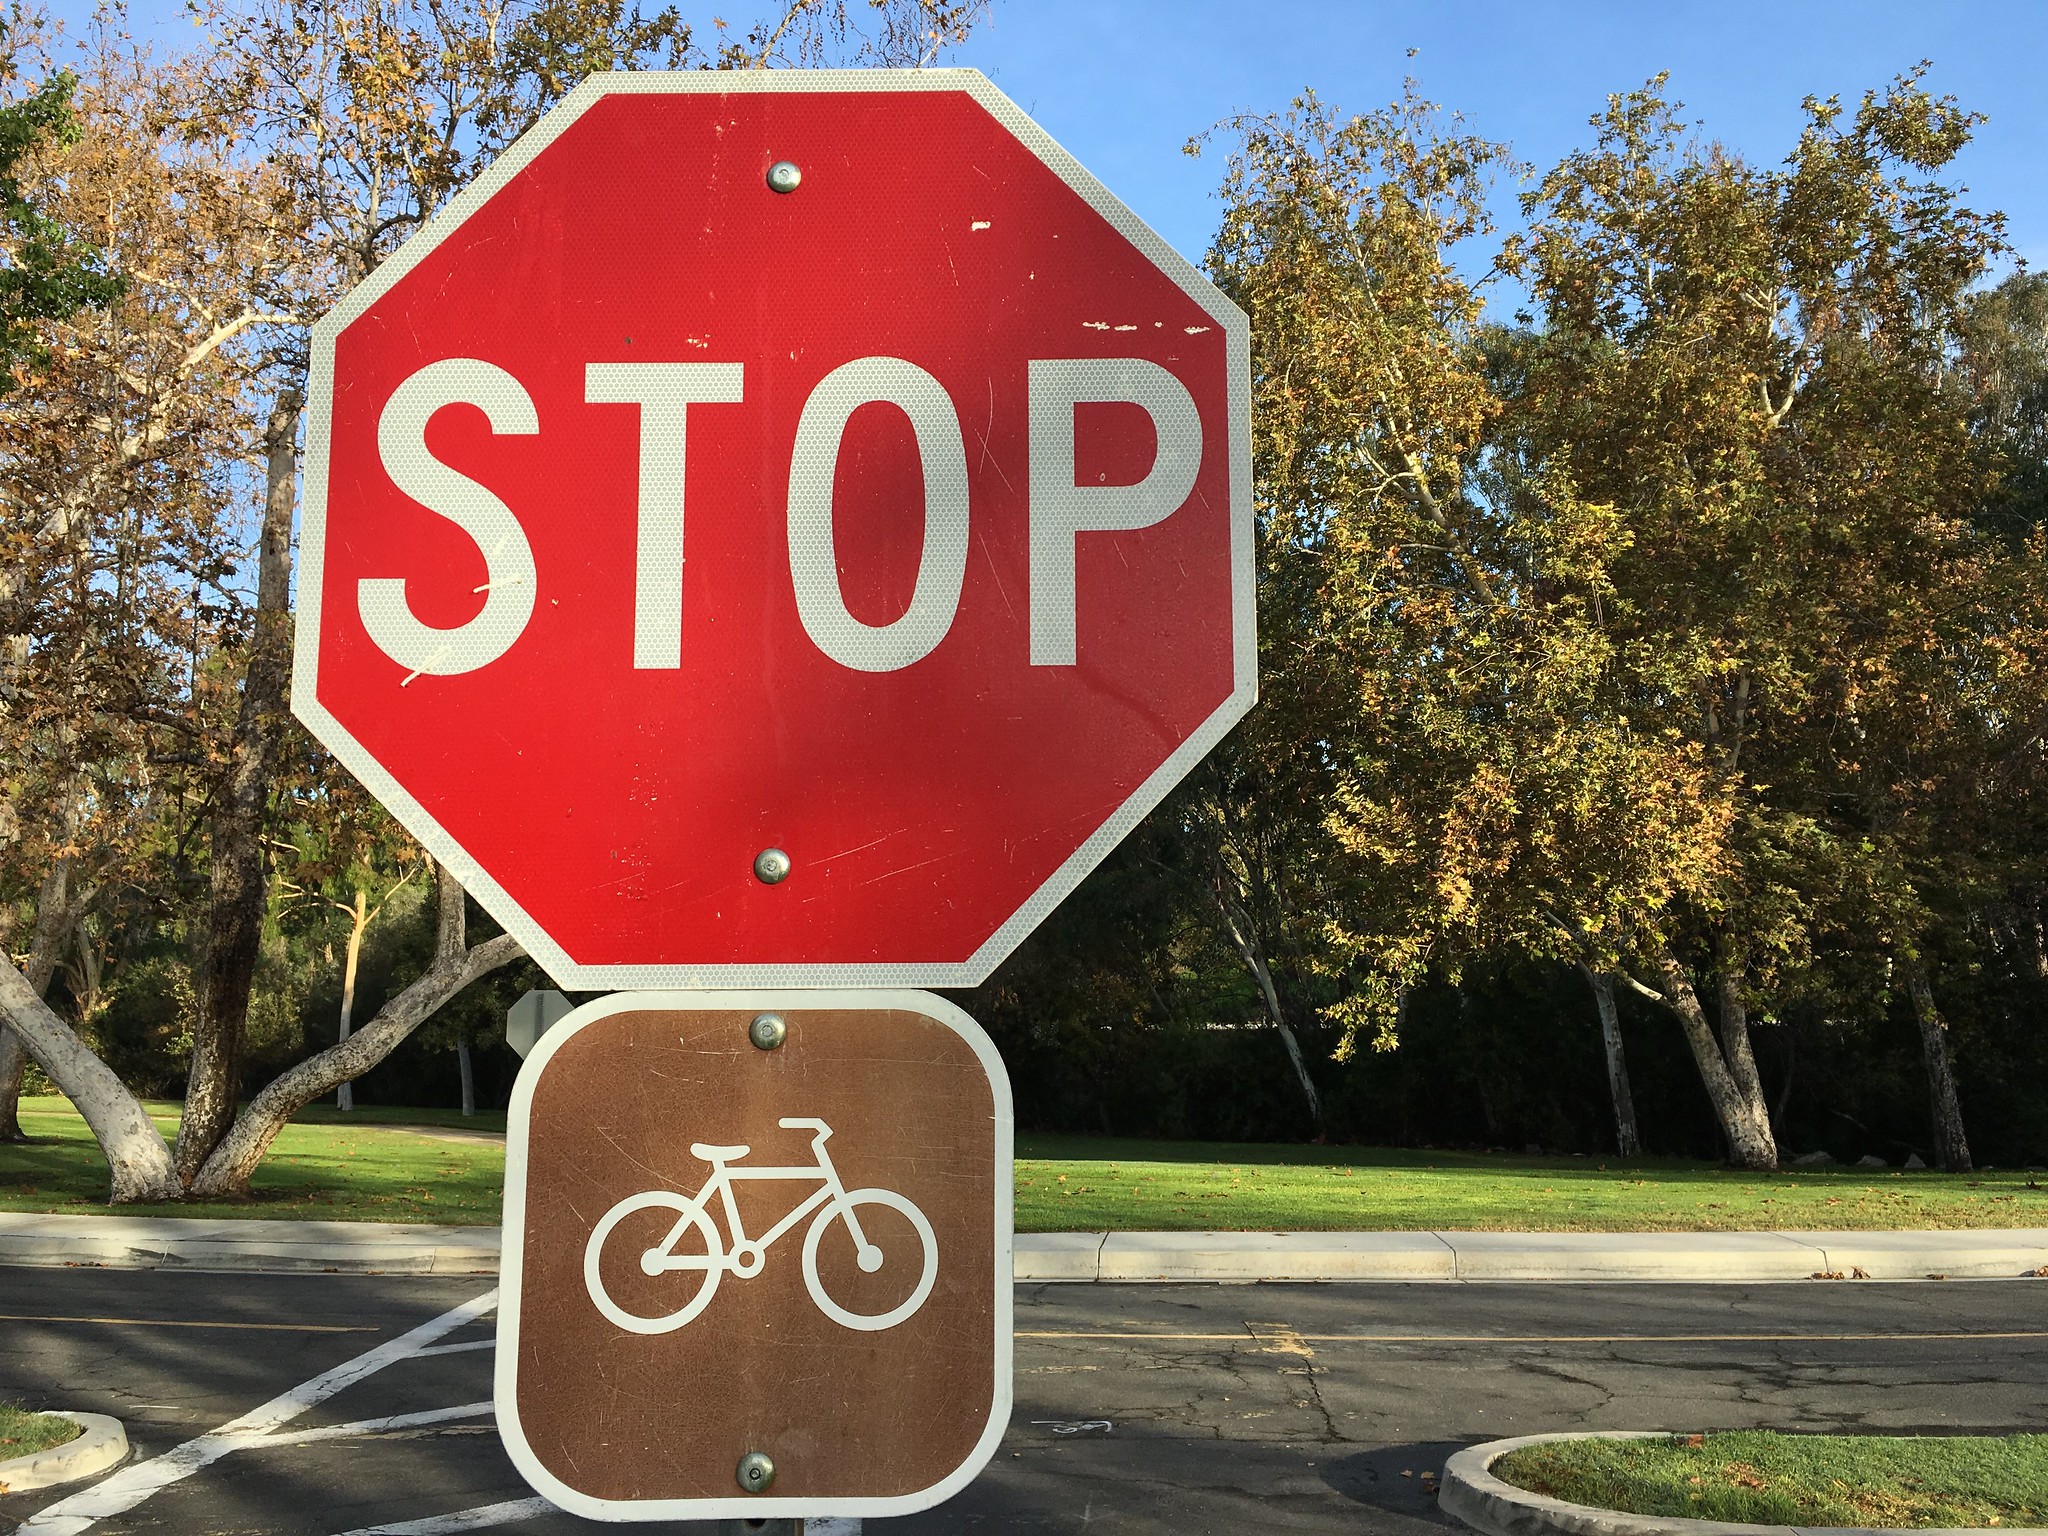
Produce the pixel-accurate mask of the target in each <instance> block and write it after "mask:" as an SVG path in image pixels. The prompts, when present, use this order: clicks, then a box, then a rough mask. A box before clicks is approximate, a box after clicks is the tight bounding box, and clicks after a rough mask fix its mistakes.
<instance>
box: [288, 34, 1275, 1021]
mask: <svg viewBox="0 0 2048 1536" xmlns="http://www.w3.org/2000/svg"><path fill="white" fill-rule="evenodd" d="M1248 400H1249V348H1248V338H1247V331H1246V326H1245V321H1244V317H1243V316H1242V315H1241V314H1240V313H1239V312H1238V311H1237V310H1236V309H1235V308H1234V307H1233V306H1232V305H1231V304H1230V303H1229V302H1228V301H1227V300H1226V299H1224V298H1223V297H1222V296H1221V295H1220V294H1219V293H1217V292H1216V290H1215V289H1214V288H1212V287H1211V286H1210V285H1209V284H1208V283H1207V282H1206V281H1205V280H1204V279H1203V278H1202V277H1201V275H1200V274H1199V273H1197V272H1196V271H1195V270H1194V269H1193V268H1192V267H1190V266H1189V265H1188V263H1187V262H1185V261H1184V260H1182V259H1181V258H1180V257H1179V256H1178V255H1176V254H1175V253H1174V252H1173V251H1172V250H1171V249H1170V248H1169V247H1168V246H1167V245H1166V244H1165V243H1164V242H1163V241H1162V240H1160V239H1159V238H1158V237H1157V236H1156V235H1154V234H1153V233H1152V232H1151V231H1150V230H1149V229H1147V228H1146V227H1145V226H1144V224H1142V223H1141V222H1140V221H1139V220H1138V219H1137V218H1136V217H1135V216H1134V215H1133V214H1132V213H1131V212H1130V211H1129V210H1128V209H1126V208H1125V207H1124V206H1123V205H1122V204H1121V203H1119V202H1118V201H1117V200H1116V199H1115V198H1114V197H1112V196H1111V195H1110V194H1109V193H1108V192H1107V191H1105V190H1104V189H1103V188H1102V186H1100V185H1099V184H1098V183H1097V182H1096V181H1095V180H1094V179H1093V178H1092V177H1090V176H1089V175H1088V174H1087V172H1085V171H1083V170H1082V169H1081V167H1080V166H1079V165H1077V164H1076V163H1075V162H1074V160H1073V159H1072V158H1071V157H1070V156H1069V155H1067V154H1066V153H1065V152H1064V151H1063V150H1061V149H1060V148H1059V146H1058V145H1057V144H1055V143H1054V142H1053V141H1052V140H1051V139H1050V138H1048V137H1047V136H1046V134H1045V133H1044V132H1043V131H1042V130H1040V129H1039V128H1038V127H1037V126H1036V125H1035V124H1033V123H1032V122H1031V121H1030V120H1029V119H1028V118H1026V117H1025V116H1024V114H1023V113H1022V112H1020V111H1019V110H1018V109H1017V108H1016V107H1015V106H1014V105H1013V104H1012V103H1011V102H1010V101H1009V100H1007V99H1006V98H1005V97H1004V96H1003V95H1002V94H1001V93H1000V92H998V91H997V90H996V89H995V88H994V87H993V86H991V85H990V84H989V83H988V81H986V80H985V79H983V78H982V77H981V76H980V75H979V74H977V73H975V72H973V71H970V70H957V71H956V70H926V71H900V72H898V71H874V72H870V71H844V72H840V71H824V72H763V73H749V74H730V73H709V72H706V73H689V74H669V75H662V74H633V75H610V76H599V77H594V78H593V79H591V80H589V81H586V82H585V83H584V84H583V85H581V86H580V87H578V88H577V89H576V90H575V91H574V92H573V93H572V94H571V95H570V96H569V98H568V99H567V100H566V101H565V102H563V104H562V105H561V106H560V107H558V108H557V109H555V110H554V111H553V112H551V113H549V114H548V116H547V117H546V118H545V119H543V120H542V121H541V123H540V124H539V125H538V126H537V127H535V128H534V129H533V130H532V131H531V132H530V133H528V134H527V135H526V136H525V137H524V138H522V139H521V140H520V141H519V142H518V143H517V144H516V145H515V146H514V147H513V148H512V149H511V150H510V151H509V152H508V153H507V154H506V155H505V156H504V157H503V158H502V159H500V160H499V161H498V162H497V163H496V164H495V165H493V166H492V167H491V168H490V170H489V171H487V172H486V173H485V174H484V175H483V176H481V177H480V178H479V179H478V180H477V181H476V183H475V184H474V185H472V186H471V187H469V188H468V189H467V190H466V191H465V192H464V193H463V194H462V195H461V196H459V197H457V198H456V199H455V200H454V201H453V202H452V203H451V204H450V205H449V206H448V208H447V209H446V210H445V211H443V212H442V213H440V214H438V215H436V216H435V218H434V219H433V220H432V221H431V222H430V223H429V224H428V225H427V226H426V227H425V228H424V229H423V230H422V231H421V232H420V233H419V234H417V235H415V236H414V237H413V238H412V240H410V241H409V242H408V243H407V244H406V245H405V246H404V247H403V248H402V249H400V250H399V252H398V253H397V254H396V255H395V256H394V257H393V258H392V259H391V260H389V261H388V262H386V263H385V264H384V265H383V266H382V267H380V268H379V269H378V270H377V272H376V273H375V274H374V275H373V276H371V277H370V278H369V280H367V281H366V282H365V283H363V284H362V285H361V286H360V287H358V288H357V289H356V290H355V291H354V292H352V293H351V294H349V296H348V297H347V299H346V300H344V301H343V302H342V304H341V305H339V306H338V307H337V308H336V309H335V311H334V312H333V313H332V314H330V315H329V316H327V318H326V319H324V320H323V321H322V322H321V323H320V324H319V326H318V327H317V328H316V329H315V332H314V361H313V396H312V403H311V406H310V410H309V416H308V429H307V456H306V475H305V514H304V522H303V538H302V547H303V564H302V569H301V573H300V581H299V627H298V640H297V644H298V656H297V665H296V673H295V678H294V685H293V707H294V709H295V710H296V711H297V713H298V714H299V716H300V718H301V719H303V720H304V721H305V722H306V723H307V724H308V726H310V727H311V729H312V730H313V732H314V734H315V735H317V736H318V737H319V738H320V740H321V741H322V742H324V743H325V744H326V745H327V746H328V747H329V748H330V749H331V750H332V751H333V752H334V753H335V754H336V756H337V757H339V758H340V760H341V761H342V762H343V763H344V764H346V765H347V767H348V768H350V769H351V770H352V771H353V772H354V773H355V774H356V775H357V776H358V777H359V778H361V779H362V780H363V782H364V783H365V784H366V785H367V786H368V787H369V788H370V789H371V790H372V792H373V793H375V794H376V795H377V796H378V797H379V798H380V799H381V800H382V801H383V802H384V803H385V804H386V805H387V806H388V807H389V808H390V809H391V810H392V811H393V813H394V814H396V815H397V817H398V818H399V819H400V820H401V821H402V822H404V823H405V825H406V826H407V827H408V828H409V829H410V830H411V831H412V833H413V834H414V835H415V836H416V837H418V838H419V839H420V840H421V841H422V842H423V843H424V844H425V845H426V846H427V847H428V848H429V849H430V850H431V851H432V852H433V853H434V854H435V855H436V856H437V857H438V858H440V859H442V860H443V861H445V862H446V863H447V864H448V865H449V866H450V867H451V868H452V869H454V870H455V872H456V873H457V874H458V875H459V876H460V878H461V879H462V881H463V882H464V884H465V885H467V886H468V888H469V889H470V890H471V891H472V892H473V893H474V894H475V895H476V897H477V898H478V900H480V901H481V902H482V903H483V904H484V905H485V906H486V907H487V908H488V909H489V910H490V911H491V912H492V913H493V914H494V915H495V916H496V917H497V918H498V919H499V920H500V921H501V922H502V923H504V925H505V927H506V928H507V929H508V930H509V931H510V932H512V933H513V934H515V935H516V936H518V937H519V938H520V939H521V940H522V941H523V942H524V944H525V945H526V947H527V949H528V951H529V952H530V953H531V954H532V955H533V956H534V957H535V959H537V960H538V961H540V963H541V964H542V965H543V966H545V967H546V968H547V970H548V971H549V973H550V974H552V975H553V976H554V977H555V979H556V980H557V981H558V982H559V983H561V984H562V985H563V986H565V987H569V988H574V989H597V988H628V987H659V986H699V987H701V986H733V985H755V986H778V985H780V986H825V985H833V986H904V985H909V986H963V985H972V984H974V983H977V982H979V981H980V980H982V979H983V978H984V977H985V976H986V975H987V974H988V973H989V971H990V970H992V969H993V968H994V967H995V965H996V964H997V963H998V962H999V961H1000V960H1001V959H1002V958H1003V956H1004V955H1006V954H1008V953H1009V951H1010V950H1011V949H1012V948H1013V947H1014V946H1015V944H1016V943H1017V941H1018V940H1019V939H1021V938H1022V937H1023V936H1024V935H1025V934H1026V933H1028V932H1029V931H1030V930H1031V928H1032V927H1033V926H1034V925H1035V924H1036V923H1037V922H1038V921H1039V919H1040V918H1042V917H1043V916H1044V915H1045V914H1046V913H1047V912H1048V911H1049V910H1050V909H1051V908H1052V907H1053V905H1054V904H1056V903H1057V902H1058V901H1059V900H1060V899H1061V897H1063V896H1064V895H1065V894H1066V893H1067V892H1068V891H1070V890H1071V889H1072V888H1073V887H1074V886H1075V884H1076V883H1078V882H1079V881H1080V879H1081V878H1082V876H1083V875H1085V874H1086V873H1087V872H1088V870H1089V869H1090V868H1092V867H1093V866H1094V865H1095V863H1096V862H1097V861H1098V860H1100V859H1101V857H1102V856H1103V855H1104V854H1105V853H1106V852H1108V850H1109V849H1110V848H1111V847H1112V846H1114V844H1115V843H1116V841H1117V839H1118V838H1120V837H1122V836H1123V834H1124V833H1125V832H1127V831H1128V830H1129V829H1130V828H1131V827H1132V826H1133V825H1134V824H1135V823H1136V822H1137V820H1138V819H1139V818H1140V817H1141V816H1143V815H1144V814H1145V812H1147V811H1148V810H1150V809H1151V808H1152V806H1153V805H1155V804H1156V803H1157V802H1158V800H1159V799H1160V797H1161V796H1162V795H1163V794H1165V792H1166V791H1167V789H1168V788H1170V787H1171V786H1172V784H1173V783H1174V782H1175V780H1177V779H1178V778H1179V777H1180V776H1181V775H1182V774H1183V773H1185V772H1186V771H1187V770H1188V769H1189V768H1190V767H1192V766H1193V765H1194V763H1195V762H1196V761H1197V760H1199V759H1200V757H1201V756H1202V755H1203V754H1204V753H1205V752H1206V751H1208V749H1209V748H1210V747H1211V746H1213V745H1214V744H1215V742H1216V741H1217V740H1218V739H1219V738H1220V737H1221V736H1222V734H1223V733H1224V732H1225V731H1226V730H1228V729H1229V727H1230V726H1231V724H1232V723H1233V722H1235V721H1236V720H1237V719H1238V718H1239V717H1240V716H1242V715H1243V713H1244V712H1245V710H1246V709H1248V708H1249V707H1250V705H1251V702H1252V699H1253V695H1254V689H1255V676H1256V662H1255V647H1254V635H1253V616H1252V584H1253V576H1252V512H1251V471H1250V464H1249V457H1248V455H1249V441H1248V439H1249V432H1248V411H1249V404H1248Z"/></svg>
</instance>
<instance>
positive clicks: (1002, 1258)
mask: <svg viewBox="0 0 2048 1536" xmlns="http://www.w3.org/2000/svg"><path fill="white" fill-rule="evenodd" d="M665 1009H674V1010H676V1011H692V1012H703V1011H707V1010H719V1011H727V1010H731V1011H739V1012H745V1011H748V1010H755V1011H768V1012H778V1013H805V1012H820V1011H825V1010H857V1011H862V1012H872V1011H876V1010H882V1009H895V1010H900V1011H902V1012H905V1013H915V1014H918V1015H921V1016H922V1017H924V1018H928V1019H930V1020H932V1021H933V1022H934V1023H936V1024H940V1025H943V1026H944V1027H945V1028H947V1029H950V1030H952V1031H953V1033H955V1034H956V1035H958V1036H960V1038H961V1039H963V1040H965V1041H966V1042H967V1043H968V1045H969V1046H970V1047H972V1048H973V1051H974V1055H975V1058H976V1059H977V1060H978V1061H980V1063H981V1065H982V1069H983V1070H984V1071H985V1072H986V1073H987V1074H988V1081H989V1091H990V1096H991V1098H992V1099H993V1101H994V1105H995V1115H994V1117H993V1118H994V1123H993V1125H992V1126H991V1127H990V1129H991V1131H992V1133H993V1134H994V1136H995V1139H996V1160H995V1161H996V1166H995V1186H996V1187H995V1206H994V1209H993V1211H992V1212H991V1216H992V1218H993V1232H992V1237H993V1240H994V1243H995V1268H994V1279H995V1291H996V1293H995V1298H994V1314H993V1317H992V1319H991V1326H992V1329H993V1333H994V1340H995V1362H994V1363H995V1390H994V1393H993V1395H992V1397H991V1399H990V1402H989V1411H988V1421H987V1423H986V1424H984V1425H983V1426H982V1432H981V1438H980V1439H979V1440H978V1441H976V1442H975V1446H974V1449H973V1450H972V1451H970V1452H968V1455H967V1459H966V1460H965V1461H963V1462H961V1464H960V1465H959V1466H958V1467H956V1468H954V1469H953V1471H952V1472H950V1473H948V1474H947V1475H946V1476H945V1477H943V1478H941V1479H940V1480H939V1481H938V1482H936V1483H934V1484H932V1485H931V1486H930V1487H929V1488H922V1489H919V1490H918V1491H917V1492H915V1493H908V1494H900V1495H897V1496H896V1497H893V1498H830V1497H824V1498H802V1499H798V1498H780V1499H778V1498H774V1497H766V1496H761V1495H744V1494H735V1495H733V1496H732V1497H730V1498H720V1499H600V1498H594V1497H592V1496H590V1495H588V1494H584V1493H579V1492H577V1491H576V1490H575V1489H574V1488H571V1487H569V1486H567V1485H566V1484H564V1483H563V1482H561V1481H560V1480H559V1479H558V1478H556V1477H555V1475H554V1474H553V1473H551V1472H549V1471H548V1469H547V1468H546V1467H544V1466H542V1465H541V1463H540V1460H539V1458H538V1457H536V1456H535V1455H534V1454H533V1450H532V1448H531V1447H530V1446H529V1445H528V1444H527V1443H526V1433H525V1431H524V1430H523V1429H522V1428H521V1427H520V1423H519V1400H518V1382H519V1307H520V1259H521V1255H522V1252H523V1250H524V1247H525V1240H526V1140H527V1120H528V1117H529V1116H530V1115H531V1113H532V1110H533V1090H534V1085H535V1084H536V1083H538V1082H539V1081H540V1075H541V1073H542V1072H543V1071H545V1070H546V1069H547V1064H548V1062H549V1060H550V1059H551V1058H552V1057H553V1056H554V1054H555V1052H557V1051H559V1050H561V1049H562V1047H563V1046H564V1045H565V1044H567V1043H568V1041H569V1040H570V1039H571V1038H572V1037H573V1036H574V1035H576V1034H577V1033H578V1032H579V1031H581V1030H582V1029H583V1028H584V1026H585V1025H588V1024H591V1023H594V1022H596V1021H597V1020H598V1019H603V1018H609V1017H611V1016H612V1015H613V1014H618V1013H646V1012H651V1011H656V1010H665ZM505 1131H506V1136H505V1221H504V1226H503V1228H502V1237H501V1242H502V1245H503V1246H502V1249H501V1251H500V1256H499V1261H498V1347H497V1352H496V1363H495V1366H494V1368H493V1373H492V1382H491V1386H492V1399H493V1407H494V1408H495V1410H496V1414H497V1423H498V1435H499V1438H500V1439H501V1440H502V1441H503V1442H504V1445H505V1452H506V1454H507V1455H508V1456H510V1457H511V1458H512V1465H513V1466H514V1467H516V1468H518V1470H519V1475H520V1476H521V1477H523V1478H525V1479H526V1481H527V1483H528V1485H530V1486H531V1487H532V1488H533V1489H534V1491H535V1492H537V1493H539V1494H541V1495H543V1496H544V1497H545V1498H547V1499H548V1500H549V1502H551V1503H554V1504H557V1505H560V1506H561V1507H562V1508H563V1509H566V1510H568V1511H569V1512H570V1513H571V1514H574V1515H582V1516H583V1517H584V1518H586V1519H589V1520H612V1521H629V1520H791V1519H801V1518H807V1517H813V1516H825V1515H841V1516H846V1517H849V1518H858V1519H865V1518H867V1517H869V1516H876V1517H880V1516H883V1515H907V1514H911V1513H913V1512H915V1511H917V1510H920V1509H929V1508H931V1507H932V1506H933V1505H934V1504H940V1503H943V1502H944V1501H946V1500H947V1499H950V1498H951V1497H952V1496H953V1495H954V1494H956V1493H958V1492H960V1490H961V1489H963V1488H965V1487H966V1486H967V1485H968V1484H969V1483H971V1482H973V1481H974V1479H975V1478H976V1477H977V1476H979V1475H980V1473H981V1469H982V1468H983V1467H985V1466H987V1465H988V1463H989V1459H990V1458H991V1457H992V1456H994V1455H995V1453H996V1448H997V1447H998V1446H999V1445H1001V1444H1002V1440H1003V1432H1004V1431H1005V1430H1006V1429H1008V1428H1009V1425H1010V1407H1011V1401H1012V1398H1013V1395H1014V1376H1013V1372H1012V1352H1013V1349H1014V1344H1013V1335H1014V1333H1015V1329H1016V1319H1015V1305H1014V1303H1015V1284H1016V1282H1015V1279H1014V1276H1015V1272H1016V1259H1015V1253H1014V1249H1015V1241H1014V1237H1015V1226H1016V1195H1017V1190H1016V1173H1015V1165H1016V1115H1015V1112H1014V1109H1013V1106H1012V1102H1011V1098H1010V1074H1009V1070H1008V1069H1007V1068H1006V1067H1004V1065H1003V1058H1002V1056H1001V1055H1000V1054H999V1053H998V1052H997V1050H996V1047H995V1042H994V1041H992V1040H990V1039H989V1037H988V1032H987V1031H986V1030H984V1029H983V1028H982V1027H981V1026H980V1025H979V1024H977V1023H976V1022H975V1021H974V1018H973V1016H972V1015H970V1014H968V1013H967V1012H965V1011H964V1010H963V1009H960V1008H958V1007H955V1006H954V1005H953V1004H952V1003H949V1002H947V1001H946V1000H945V999H944V998H942V997H934V996H933V995H932V994H931V993H929V992H916V991H909V990H869V989H865V988H864V989H861V990H858V991H834V990H829V989H819V990H815V991H813V990H807V989H760V990H745V991H741V990H732V991H710V990H704V991H697V990H688V991H682V990H677V991H650V992H621V993H617V994H615V995H613V996H611V997H602V998H598V999H597V1000H596V1001H594V1002H589V1003H585V1004H583V1005H582V1006H581V1007H579V1008H577V1009H576V1010H575V1011H574V1012H572V1013H570V1014H568V1015H567V1016H566V1017H565V1018H563V1019H562V1021H561V1022H560V1023H558V1024H556V1025H555V1026H554V1028H552V1029H550V1030H549V1031H548V1032H547V1033H546V1034H544V1035H542V1036H541V1038H540V1041H539V1043H538V1044H537V1045H535V1046H534V1049H533V1054H532V1055H531V1056H529V1057H527V1059H526V1061H525V1063H524V1064H523V1065H522V1066H521V1067H520V1069H519V1077H518V1079H517V1080H516V1081H515V1082H514V1083H513V1085H512V1100H511V1103H510V1104H509V1105H507V1106H506V1111H505ZM684 1193H688V1191H684Z"/></svg>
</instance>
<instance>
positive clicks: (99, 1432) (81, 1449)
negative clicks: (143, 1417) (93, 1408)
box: [0, 1408, 128, 1493]
mask: <svg viewBox="0 0 2048 1536" xmlns="http://www.w3.org/2000/svg"><path fill="white" fill-rule="evenodd" d="M47 1411H48V1413H49V1415H50V1417H51V1418H53V1419H69V1420H70V1421H71V1422H72V1423H74V1424H76V1425H78V1426H79V1429H80V1431H81V1433H80V1434H79V1436H78V1438H77V1439H75V1440H66V1441H65V1442H64V1443H63V1444H62V1445H56V1446H52V1447H51V1448H50V1449H49V1450H47V1451H35V1452H32V1453H30V1454H29V1455H27V1456H16V1457H15V1458H13V1459H12V1460H11V1461H0V1493H27V1492H28V1491H29V1490H30V1489H33V1488H49V1487H53V1486H55V1485H56V1484H58V1483H75V1482H77V1481H78V1480H79V1479H80V1478H82V1477H92V1476H95V1475H96V1474H98V1473H101V1472H104V1471H106V1470H107V1469H108V1468H109V1467H116V1466H119V1465H120V1464H121V1463H122V1462H124V1461H126V1460H127V1459H128V1431H127V1430H125V1429H123V1428H122V1427H121V1421H120V1420H119V1419H110V1418H108V1417H107V1416H106V1415H105V1414H104V1413H69V1412H66V1411H65V1410H64V1409H61V1408H52V1409H49V1410H47Z"/></svg>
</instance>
